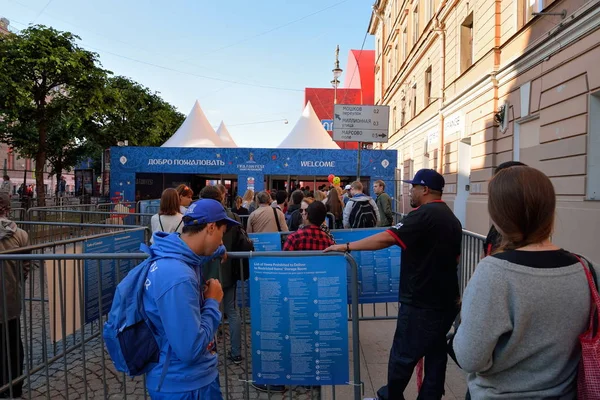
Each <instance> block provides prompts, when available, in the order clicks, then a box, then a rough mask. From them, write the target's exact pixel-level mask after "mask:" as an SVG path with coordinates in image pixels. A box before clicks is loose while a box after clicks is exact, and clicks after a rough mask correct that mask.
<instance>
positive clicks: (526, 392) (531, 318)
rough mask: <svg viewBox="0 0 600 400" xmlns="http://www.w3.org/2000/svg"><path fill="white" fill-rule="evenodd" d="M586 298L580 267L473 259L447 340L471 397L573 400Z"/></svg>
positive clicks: (586, 313) (586, 316) (587, 306)
mask: <svg viewBox="0 0 600 400" xmlns="http://www.w3.org/2000/svg"><path fill="white" fill-rule="evenodd" d="M596 271H597V269H596ZM597 273H598V272H597ZM598 276H599V277H600V274H599V275H598ZM590 299H591V296H590V291H589V287H588V285H587V280H586V277H585V272H584V270H583V267H582V266H581V264H580V263H577V264H574V265H571V266H567V267H560V268H531V267H527V266H523V265H518V264H513V263H510V262H508V261H505V260H500V259H497V258H494V257H486V258H484V259H483V260H481V262H480V263H479V265H478V266H477V269H476V270H475V274H474V275H473V277H472V278H471V280H470V281H469V284H468V286H467V288H466V290H465V293H464V297H463V303H462V309H461V317H462V323H461V325H460V327H459V328H458V331H457V333H456V336H455V338H454V351H455V353H456V357H457V360H458V362H459V363H460V366H461V367H462V368H463V369H464V370H465V371H466V372H468V373H469V375H468V385H469V391H470V392H471V396H472V398H473V399H545V398H556V399H561V400H562V399H574V398H575V397H576V392H577V388H576V381H577V379H576V378H577V369H578V364H579V359H580V356H581V350H580V348H579V339H578V336H579V335H580V334H581V333H583V332H584V331H585V330H586V329H587V326H588V321H589V312H590V301H591V300H590Z"/></svg>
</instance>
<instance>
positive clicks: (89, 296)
mask: <svg viewBox="0 0 600 400" xmlns="http://www.w3.org/2000/svg"><path fill="white" fill-rule="evenodd" d="M143 242H144V231H142V230H139V231H134V232H126V233H117V234H114V235H111V236H105V237H101V238H98V239H94V240H87V241H86V242H85V244H84V246H83V252H84V253H87V254H89V253H96V254H98V253H137V252H138V251H139V250H140V243H143ZM139 262H140V260H85V263H84V282H83V284H84V304H85V322H86V323H89V322H92V321H95V320H97V319H98V318H99V317H100V315H101V314H100V299H102V315H104V314H106V313H108V312H109V311H110V307H111V306H112V300H113V297H114V294H115V288H116V287H117V284H118V283H119V282H120V281H121V280H122V279H123V278H124V277H125V275H126V274H127V273H128V272H129V271H130V270H131V269H132V268H133V267H135V266H136V265H137V264H138V263H139Z"/></svg>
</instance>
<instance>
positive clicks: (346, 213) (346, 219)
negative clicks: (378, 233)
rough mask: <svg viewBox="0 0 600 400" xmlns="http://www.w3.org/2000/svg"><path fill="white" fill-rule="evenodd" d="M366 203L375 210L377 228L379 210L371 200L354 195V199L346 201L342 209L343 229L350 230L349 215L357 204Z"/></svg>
mask: <svg viewBox="0 0 600 400" xmlns="http://www.w3.org/2000/svg"><path fill="white" fill-rule="evenodd" d="M365 201H368V202H369V203H370V204H371V206H373V209H374V210H375V217H376V219H377V224H376V225H377V226H379V224H380V221H381V217H380V215H379V209H378V208H377V204H376V203H375V201H373V199H372V198H370V197H369V196H366V195H364V194H359V195H355V196H354V197H352V198H350V199H349V200H348V203H347V204H346V206H345V207H344V228H350V214H351V213H352V209H353V208H354V206H355V205H356V204H357V203H361V202H365Z"/></svg>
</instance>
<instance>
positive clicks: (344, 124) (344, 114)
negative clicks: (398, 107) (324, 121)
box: [333, 104, 390, 143]
mask: <svg viewBox="0 0 600 400" xmlns="http://www.w3.org/2000/svg"><path fill="white" fill-rule="evenodd" d="M389 119H390V108H389V106H364V105H351V104H336V105H335V108H334V121H333V140H335V141H339V142H366V143H372V142H379V143H387V141H388V130H389Z"/></svg>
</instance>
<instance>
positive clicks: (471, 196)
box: [369, 0, 600, 261]
mask: <svg viewBox="0 0 600 400" xmlns="http://www.w3.org/2000/svg"><path fill="white" fill-rule="evenodd" d="M369 31H370V33H371V34H373V35H375V43H376V65H375V103H376V104H386V105H389V106H390V140H389V143H388V144H387V147H388V148H394V149H398V150H399V152H398V154H399V156H398V157H399V159H398V165H399V168H400V169H399V170H398V178H402V179H406V178H408V177H409V176H411V175H412V174H413V173H414V172H415V171H417V170H418V169H420V168H423V167H428V168H434V169H436V170H438V171H440V172H442V173H443V174H444V177H445V178H446V182H447V186H446V191H445V195H444V198H445V200H446V201H447V202H448V204H449V205H450V206H451V207H453V208H454V211H455V213H456V214H457V216H458V217H459V218H460V219H461V221H462V222H463V226H464V227H465V228H466V229H469V230H471V231H474V232H478V233H484V234H485V233H486V232H487V230H488V228H489V225H490V220H489V216H488V214H487V182H488V180H489V179H490V177H491V176H492V171H493V167H495V166H497V165H498V164H500V163H502V162H504V161H508V160H519V161H522V162H525V163H527V164H529V165H531V166H534V167H536V168H539V169H540V170H542V171H543V172H545V173H546V174H547V175H548V176H549V177H550V178H551V180H552V182H553V183H554V186H555V189H556V193H557V200H558V214H557V220H556V228H555V229H556V232H555V235H554V240H555V241H556V242H557V244H559V245H561V246H563V247H565V248H567V249H569V250H572V251H577V252H581V253H583V254H586V255H588V256H589V257H591V258H592V259H595V260H596V261H600V246H598V243H600V239H598V238H599V237H600V0H556V1H552V0H496V1H493V0H377V2H376V3H375V5H374V6H373V13H372V16H371V23H370V26H369ZM402 192H403V193H401V192H400V191H399V193H398V196H397V199H398V205H399V206H398V208H399V210H400V211H403V210H404V211H405V212H408V211H409V210H410V208H409V205H408V196H407V193H408V187H407V185H404V188H403V190H402ZM515 206H518V205H515Z"/></svg>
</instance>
